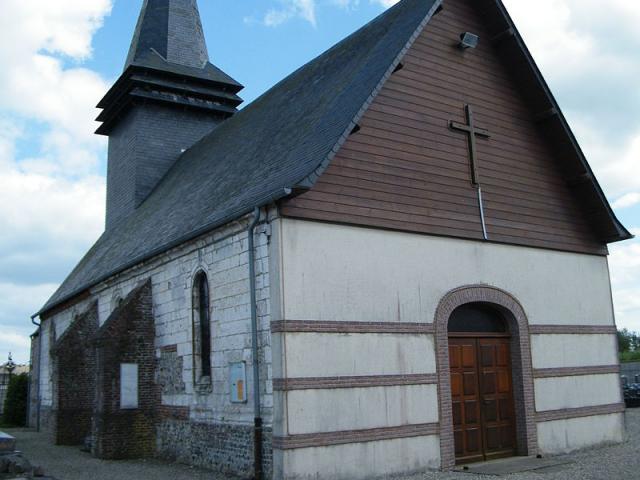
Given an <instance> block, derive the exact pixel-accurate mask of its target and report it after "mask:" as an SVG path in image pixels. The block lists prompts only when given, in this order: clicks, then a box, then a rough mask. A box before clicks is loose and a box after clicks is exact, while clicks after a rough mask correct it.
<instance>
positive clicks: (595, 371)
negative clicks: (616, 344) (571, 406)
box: [533, 365, 620, 378]
mask: <svg viewBox="0 0 640 480" xmlns="http://www.w3.org/2000/svg"><path fill="white" fill-rule="evenodd" d="M608 373H620V365H599V366H594V367H564V368H538V369H536V370H534V371H533V377H534V378H556V377H577V376H581V375H604V374H608Z"/></svg>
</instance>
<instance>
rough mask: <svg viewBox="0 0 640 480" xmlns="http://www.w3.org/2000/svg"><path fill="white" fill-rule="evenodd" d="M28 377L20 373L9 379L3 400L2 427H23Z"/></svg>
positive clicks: (25, 413)
mask: <svg viewBox="0 0 640 480" xmlns="http://www.w3.org/2000/svg"><path fill="white" fill-rule="evenodd" d="M28 385H29V375H27V374H26V373H22V374H20V375H14V376H13V377H11V381H10V382H9V386H8V388H7V396H6V398H5V400H4V409H3V415H2V421H1V422H0V423H2V425H5V426H8V427H24V426H25V425H26V419H27V395H28Z"/></svg>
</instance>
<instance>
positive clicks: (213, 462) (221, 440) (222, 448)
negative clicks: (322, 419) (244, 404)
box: [158, 416, 273, 478]
mask: <svg viewBox="0 0 640 480" xmlns="http://www.w3.org/2000/svg"><path fill="white" fill-rule="evenodd" d="M158 435H159V437H160V439H161V441H162V445H163V451H164V452H165V455H164V458H171V459H173V460H176V461H178V462H181V463H187V464H190V465H196V466H199V467H204V468H209V469H211V470H215V471H219V472H223V473H231V474H234V475H240V476H242V477H246V478H248V477H251V476H252V475H253V458H254V453H253V448H254V434H253V427H252V426H250V425H233V424H223V423H213V424H211V423H201V422H191V421H189V420H187V419H179V418H176V417H175V416H165V417H164V418H162V419H161V420H160V422H159V424H158ZM271 439H272V432H271V428H270V427H269V428H265V429H264V431H263V445H262V455H263V468H264V476H265V478H271V472H272V462H273V461H272V447H271Z"/></svg>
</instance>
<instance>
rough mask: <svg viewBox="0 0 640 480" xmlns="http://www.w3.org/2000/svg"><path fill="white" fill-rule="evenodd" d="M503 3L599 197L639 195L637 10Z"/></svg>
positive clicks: (576, 3) (591, 0)
mask: <svg viewBox="0 0 640 480" xmlns="http://www.w3.org/2000/svg"><path fill="white" fill-rule="evenodd" d="M505 3H506V5H507V7H508V9H509V12H510V13H511V15H512V16H513V17H514V20H515V22H516V24H517V25H518V28H519V30H520V31H521V33H522V34H523V36H524V38H525V41H526V42H527V44H528V46H529V48H530V49H531V51H532V53H533V55H534V57H535V59H536V61H537V62H538V64H539V66H540V67H541V69H542V71H543V73H544V74H545V76H546V78H547V80H548V81H549V83H550V84H551V87H552V90H554V92H555V93H556V95H557V97H558V98H559V100H560V104H561V106H562V107H563V110H564V111H565V113H566V115H567V117H568V118H569V122H570V124H571V125H572V127H573V129H574V131H575V133H576V136H577V137H578V140H579V142H580V144H581V146H582V147H583V149H584V151H585V154H586V155H587V158H588V159H589V161H590V163H591V165H592V167H593V169H594V171H595V173H596V176H597V177H598V179H599V180H600V181H601V183H602V184H603V187H604V189H605V192H606V193H607V194H608V195H610V196H611V197H619V196H621V195H624V194H626V193H630V192H635V191H640V117H638V115H637V113H636V112H637V111H638V109H640V92H639V91H638V84H637V78H638V77H639V76H640V62H638V57H637V53H636V52H637V51H638V48H640V29H638V28H637V25H638V22H640V2H631V1H627V0H612V1H611V2H608V3H607V9H606V15H602V4H601V2H597V1H596V0H538V1H536V2H531V1H529V0H505ZM550 12H552V14H550Z"/></svg>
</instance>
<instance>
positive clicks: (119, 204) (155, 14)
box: [96, 0, 243, 230]
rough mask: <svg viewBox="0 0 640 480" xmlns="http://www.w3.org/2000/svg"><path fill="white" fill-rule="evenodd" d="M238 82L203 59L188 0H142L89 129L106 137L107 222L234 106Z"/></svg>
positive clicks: (113, 223)
mask: <svg viewBox="0 0 640 480" xmlns="http://www.w3.org/2000/svg"><path fill="white" fill-rule="evenodd" d="M242 88H243V87H242V85H240V84H239V83H238V82H236V81H235V80H234V79H233V78H231V77H230V76H229V75H227V74H226V73H224V72H223V71H222V70H220V69H219V68H217V67H216V66H214V65H213V64H212V63H211V62H210V61H209V55H208V52H207V46H206V43H205V39H204V33H203V30H202V23H201V21H200V13H199V11H198V5H197V3H196V0H144V3H143V5H142V11H141V13H140V17H139V19H138V23H137V26H136V30H135V32H134V35H133V40H132V42H131V48H130V50H129V55H128V56H127V60H126V64H125V68H124V72H123V73H122V75H121V76H120V78H119V79H118V80H117V82H116V83H115V84H114V85H113V87H112V88H111V89H110V90H109V91H108V92H107V94H106V95H105V97H104V98H103V99H102V100H101V101H100V103H99V104H98V108H101V109H102V113H101V114H100V115H99V116H98V119H97V120H98V121H100V122H102V125H101V126H100V128H98V130H97V131H96V133H98V134H100V135H106V136H108V137H109V151H108V166H107V216H106V229H107V230H108V229H111V228H114V227H117V225H118V224H119V223H120V222H122V221H124V220H126V218H127V217H128V216H129V215H130V214H131V213H132V212H133V211H135V209H136V208H138V206H139V205H140V204H141V203H142V202H144V200H145V199H146V198H147V196H148V195H149V194H150V193H151V191H152V190H153V189H154V188H155V186H156V185H157V184H158V183H159V182H160V180H161V179H162V178H163V177H164V175H165V174H166V173H167V171H168V170H169V169H170V168H171V166H172V165H173V164H174V163H175V161H176V160H177V159H178V157H180V155H181V154H182V152H184V151H185V150H186V149H188V148H189V147H191V146H192V145H194V144H195V143H196V142H197V141H198V140H200V139H201V138H202V137H203V136H205V135H206V134H208V133H209V132H211V131H212V130H213V129H215V128H216V126H217V125H219V124H220V123H221V122H223V121H224V120H225V119H227V118H229V117H231V116H232V115H234V114H235V113H236V111H237V107H238V106H239V105H240V104H241V103H242V99H241V98H240V97H239V96H238V92H240V90H242Z"/></svg>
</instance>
